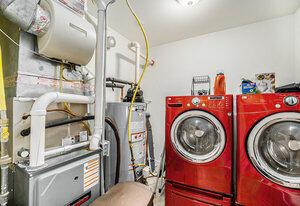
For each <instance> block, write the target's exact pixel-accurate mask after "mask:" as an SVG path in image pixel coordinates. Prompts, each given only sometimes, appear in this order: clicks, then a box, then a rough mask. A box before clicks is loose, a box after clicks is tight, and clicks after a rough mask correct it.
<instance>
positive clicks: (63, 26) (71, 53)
mask: <svg viewBox="0 0 300 206" xmlns="http://www.w3.org/2000/svg"><path fill="white" fill-rule="evenodd" d="M40 5H41V7H43V8H44V9H46V10H48V11H49V12H50V15H51V23H50V26H49V29H48V31H47V33H46V34H44V35H43V36H41V37H38V49H39V53H40V54H43V55H45V56H47V57H51V58H56V59H61V60H65V61H68V62H71V63H75V64H78V65H87V64H88V63H89V61H90V60H91V58H92V57H93V54H94V50H95V46H96V32H95V28H94V26H93V25H92V24H91V23H89V22H88V21H87V20H86V19H84V18H83V16H82V15H80V14H78V13H77V12H75V11H73V10H72V9H70V8H68V7H67V6H65V5H63V4H62V3H61V2H59V1H57V0H42V1H41V3H40Z"/></svg>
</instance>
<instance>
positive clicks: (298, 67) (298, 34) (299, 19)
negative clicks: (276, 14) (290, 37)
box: [295, 9, 300, 82]
mask: <svg viewBox="0 0 300 206" xmlns="http://www.w3.org/2000/svg"><path fill="white" fill-rule="evenodd" d="M295 71H296V75H295V77H296V79H295V81H296V82H300V9H298V11H297V12H296V13H295Z"/></svg>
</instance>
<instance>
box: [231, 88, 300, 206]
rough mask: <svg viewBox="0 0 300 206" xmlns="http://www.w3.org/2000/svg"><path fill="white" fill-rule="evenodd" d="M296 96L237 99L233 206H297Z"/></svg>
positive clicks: (299, 118) (299, 131)
mask: <svg viewBox="0 0 300 206" xmlns="http://www.w3.org/2000/svg"><path fill="white" fill-rule="evenodd" d="M299 101H300V93H286V94H261V95H239V96H238V97H237V123H238V125H237V126H238V148H237V200H236V201H237V204H239V205H244V206H252V205H253V206H254V205H255V206H283V205H289V206H299V205H300V102H299Z"/></svg>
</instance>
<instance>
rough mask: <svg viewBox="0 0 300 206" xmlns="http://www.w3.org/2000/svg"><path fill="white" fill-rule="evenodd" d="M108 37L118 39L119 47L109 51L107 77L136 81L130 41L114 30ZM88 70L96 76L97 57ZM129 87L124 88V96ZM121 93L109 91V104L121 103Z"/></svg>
mask: <svg viewBox="0 0 300 206" xmlns="http://www.w3.org/2000/svg"><path fill="white" fill-rule="evenodd" d="M107 33H108V36H113V37H114V38H115V39H116V42H117V45H116V47H114V48H111V49H109V50H108V51H107V62H106V67H107V77H114V78H119V79H123V80H128V81H134V68H135V65H134V60H135V55H134V52H132V51H130V50H129V48H128V45H129V43H130V41H129V40H128V39H127V38H125V37H124V36H122V35H121V34H119V33H118V32H116V31H114V30H113V29H111V28H109V29H108V32H107ZM87 68H89V69H90V71H91V72H92V73H93V74H95V56H94V57H93V59H92V60H91V61H90V63H89V64H88V65H87ZM126 91H127V87H126V88H124V94H126ZM120 95H121V91H120V89H115V91H114V92H113V91H112V89H110V88H108V89H107V94H106V96H107V102H116V101H120Z"/></svg>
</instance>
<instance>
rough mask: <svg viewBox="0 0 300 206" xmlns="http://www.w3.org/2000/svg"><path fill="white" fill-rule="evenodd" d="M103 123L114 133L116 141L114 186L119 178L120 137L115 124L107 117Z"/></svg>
mask: <svg viewBox="0 0 300 206" xmlns="http://www.w3.org/2000/svg"><path fill="white" fill-rule="evenodd" d="M105 122H106V123H107V124H108V125H109V126H110V128H111V129H112V130H113V132H114V136H115V139H116V144H117V164H116V176H115V184H118V183H119V178H120V167H121V145H120V144H121V142H120V135H119V131H118V127H117V124H116V123H115V122H114V120H112V119H111V118H109V117H105Z"/></svg>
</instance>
